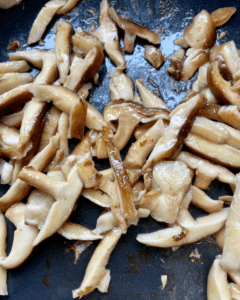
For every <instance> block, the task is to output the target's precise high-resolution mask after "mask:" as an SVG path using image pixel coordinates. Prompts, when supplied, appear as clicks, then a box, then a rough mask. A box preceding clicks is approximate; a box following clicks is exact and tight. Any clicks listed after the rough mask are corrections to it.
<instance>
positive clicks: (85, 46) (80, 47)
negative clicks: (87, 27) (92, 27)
mask: <svg viewBox="0 0 240 300" xmlns="http://www.w3.org/2000/svg"><path fill="white" fill-rule="evenodd" d="M72 44H73V51H74V52H75V53H76V54H77V55H78V56H80V57H82V58H84V57H85V56H86V55H87V54H88V53H89V52H90V51H91V50H92V49H93V48H94V47H96V46H101V42H100V40H99V39H98V38H97V37H95V36H93V35H91V34H89V33H87V32H86V31H84V30H83V28H82V27H78V28H77V29H76V30H75V33H74V35H73V36H72Z"/></svg>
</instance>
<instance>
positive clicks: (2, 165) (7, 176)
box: [0, 158, 13, 184]
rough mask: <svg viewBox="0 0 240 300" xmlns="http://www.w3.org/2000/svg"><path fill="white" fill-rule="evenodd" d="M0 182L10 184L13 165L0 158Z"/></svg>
mask: <svg viewBox="0 0 240 300" xmlns="http://www.w3.org/2000/svg"><path fill="white" fill-rule="evenodd" d="M0 175H1V184H10V183H11V181H12V176H13V165H12V164H11V163H8V162H6V161H5V160H4V159H2V158H0Z"/></svg>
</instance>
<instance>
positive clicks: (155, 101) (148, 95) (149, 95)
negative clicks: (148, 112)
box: [136, 78, 170, 112]
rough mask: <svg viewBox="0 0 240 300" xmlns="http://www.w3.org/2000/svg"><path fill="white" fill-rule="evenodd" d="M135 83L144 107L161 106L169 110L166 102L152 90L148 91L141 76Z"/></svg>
mask: <svg viewBox="0 0 240 300" xmlns="http://www.w3.org/2000/svg"><path fill="white" fill-rule="evenodd" d="M136 85H137V88H138V91H139V94H140V97H141V100H142V103H143V105H144V106H145V107H147V108H149V107H155V108H163V109H166V110H168V111H169V112H170V109H169V108H168V106H167V104H166V103H165V102H164V101H163V100H162V99H160V98H159V97H157V96H156V95H155V94H154V93H153V92H152V91H150V90H149V89H148V88H147V87H146V86H145V85H144V84H143V80H142V78H139V79H137V80H136Z"/></svg>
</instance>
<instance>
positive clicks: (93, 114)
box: [85, 102, 107, 131]
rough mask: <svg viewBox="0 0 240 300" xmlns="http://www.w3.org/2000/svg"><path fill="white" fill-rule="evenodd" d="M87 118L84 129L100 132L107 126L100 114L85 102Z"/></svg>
mask: <svg viewBox="0 0 240 300" xmlns="http://www.w3.org/2000/svg"><path fill="white" fill-rule="evenodd" d="M87 106H88V108H87V118H86V123H85V125H86V127H87V128H89V129H94V130H98V131H101V130H102V128H103V126H107V123H106V122H105V121H104V118H103V116H102V115H101V113H100V112H99V111H98V110H97V109H96V108H95V107H94V106H93V105H92V104H90V103H89V102H87Z"/></svg>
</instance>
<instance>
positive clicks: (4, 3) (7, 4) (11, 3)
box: [0, 0, 22, 9]
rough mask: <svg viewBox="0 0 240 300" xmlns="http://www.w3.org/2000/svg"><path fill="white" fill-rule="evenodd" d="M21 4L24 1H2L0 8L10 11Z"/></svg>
mask: <svg viewBox="0 0 240 300" xmlns="http://www.w3.org/2000/svg"><path fill="white" fill-rule="evenodd" d="M21 2H22V0H1V1H0V8H2V9H9V8H11V7H13V6H15V5H19V4H20V3H21Z"/></svg>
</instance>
